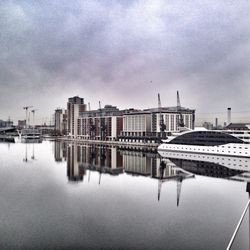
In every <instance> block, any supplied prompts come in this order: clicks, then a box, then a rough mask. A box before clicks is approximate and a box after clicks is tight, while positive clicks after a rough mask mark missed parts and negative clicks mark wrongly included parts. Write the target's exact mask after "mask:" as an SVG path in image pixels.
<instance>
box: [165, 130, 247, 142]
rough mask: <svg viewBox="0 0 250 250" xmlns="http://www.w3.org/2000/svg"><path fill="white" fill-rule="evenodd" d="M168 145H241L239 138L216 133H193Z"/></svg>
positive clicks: (184, 135) (186, 134) (178, 137)
mask: <svg viewBox="0 0 250 250" xmlns="http://www.w3.org/2000/svg"><path fill="white" fill-rule="evenodd" d="M169 143H170V144H185V145H198V146H218V145H223V144H226V143H243V141H242V140H241V139H239V138H236V137H234V136H232V135H229V134H224V133H222V132H218V131H193V132H188V133H185V134H183V135H180V136H177V137H176V138H174V139H173V140H171V141H170V142H169Z"/></svg>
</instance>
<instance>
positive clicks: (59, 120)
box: [55, 108, 68, 134]
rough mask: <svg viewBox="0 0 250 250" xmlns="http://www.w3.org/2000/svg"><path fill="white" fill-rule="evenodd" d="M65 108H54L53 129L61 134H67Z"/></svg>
mask: <svg viewBox="0 0 250 250" xmlns="http://www.w3.org/2000/svg"><path fill="white" fill-rule="evenodd" d="M67 125H68V124H67V110H64V109H61V108H58V109H56V110H55V130H56V131H58V132H59V133H61V134H67Z"/></svg>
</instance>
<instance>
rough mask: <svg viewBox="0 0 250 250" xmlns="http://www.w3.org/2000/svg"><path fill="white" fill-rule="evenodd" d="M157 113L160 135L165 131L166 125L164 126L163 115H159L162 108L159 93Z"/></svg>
mask: <svg viewBox="0 0 250 250" xmlns="http://www.w3.org/2000/svg"><path fill="white" fill-rule="evenodd" d="M158 111H159V113H160V131H161V134H163V132H164V131H165V130H166V125H165V124H164V119H163V114H162V113H161V111H162V107H161V97H160V94H159V93H158Z"/></svg>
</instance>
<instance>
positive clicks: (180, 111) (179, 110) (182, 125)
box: [177, 90, 185, 128]
mask: <svg viewBox="0 0 250 250" xmlns="http://www.w3.org/2000/svg"><path fill="white" fill-rule="evenodd" d="M177 112H178V113H179V114H180V120H179V124H178V125H179V126H180V127H182V128H183V127H184V126H185V124H184V121H183V115H182V110H181V102H180V96H179V91H178V90H177Z"/></svg>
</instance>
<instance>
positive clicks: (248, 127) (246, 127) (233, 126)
mask: <svg viewBox="0 0 250 250" xmlns="http://www.w3.org/2000/svg"><path fill="white" fill-rule="evenodd" d="M225 129H227V130H250V124H247V123H230V124H228V125H227V126H226V127H225Z"/></svg>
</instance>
